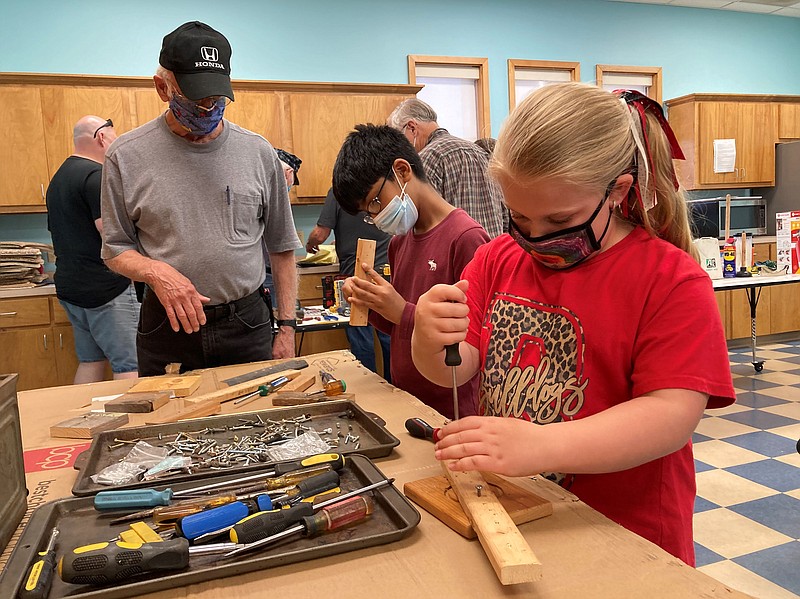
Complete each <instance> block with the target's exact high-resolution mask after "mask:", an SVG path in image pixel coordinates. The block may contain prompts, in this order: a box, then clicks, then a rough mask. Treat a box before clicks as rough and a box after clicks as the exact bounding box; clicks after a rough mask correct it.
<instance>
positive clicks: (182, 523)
mask: <svg viewBox="0 0 800 599" xmlns="http://www.w3.org/2000/svg"><path fill="white" fill-rule="evenodd" d="M338 486H339V473H338V472H333V471H332V472H326V473H324V474H319V475H317V476H314V477H312V478H307V479H305V480H303V481H300V482H299V483H298V484H297V485H296V486H294V487H292V488H291V489H289V490H288V491H287V492H286V493H282V494H281V495H280V496H278V497H277V498H276V499H275V500H273V499H272V498H270V496H269V495H267V494H263V495H258V496H257V497H255V498H253V499H247V500H245V501H234V502H233V503H228V504H226V505H223V506H220V507H216V508H212V509H210V510H204V511H202V512H199V513H197V514H191V515H189V516H185V517H183V518H181V519H179V520H178V521H177V522H176V523H175V531H176V532H177V533H178V534H179V535H181V536H183V537H186V538H187V539H190V540H193V539H197V538H198V537H201V536H204V535H208V534H209V533H212V532H215V531H224V530H227V529H228V527H231V526H233V525H235V524H236V523H237V522H239V521H240V520H242V519H243V518H246V517H247V516H249V515H251V514H254V513H256V512H266V511H270V510H272V509H275V508H276V507H280V506H281V505H289V504H291V503H295V502H298V501H300V500H302V499H303V498H305V497H312V496H314V495H318V494H320V493H323V492H325V491H330V490H331V489H335V488H336V487H338Z"/></svg>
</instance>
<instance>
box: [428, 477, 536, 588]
mask: <svg viewBox="0 0 800 599" xmlns="http://www.w3.org/2000/svg"><path fill="white" fill-rule="evenodd" d="M442 468H443V470H444V473H445V476H447V478H448V480H449V481H450V485H451V486H452V487H453V490H454V491H455V492H456V495H457V496H458V501H459V503H460V504H461V507H462V508H463V509H464V512H465V513H466V514H467V517H468V518H469V520H470V522H471V523H472V528H474V529H475V532H476V533H477V534H478V540H479V541H480V542H481V545H482V546H483V550H484V551H485V552H486V555H487V557H488V558H489V561H490V562H491V563H492V567H493V568H494V571H495V574H497V578H498V579H499V580H500V582H501V583H502V584H519V583H522V582H535V581H537V580H541V579H542V563H541V562H540V561H539V560H538V558H537V557H536V555H535V554H534V553H533V550H532V549H531V548H530V545H528V542H527V541H526V540H525V537H523V536H522V534H521V533H520V532H519V529H518V528H517V525H516V524H514V522H513V521H512V520H511V518H510V517H509V515H508V512H506V510H505V509H503V506H502V504H501V503H500V501H499V500H498V499H497V496H496V495H495V494H494V492H493V491H492V490H491V487H489V484H488V483H487V482H486V480H485V479H484V478H483V476H481V474H480V473H479V472H452V471H451V470H449V469H448V468H447V465H446V464H445V463H444V462H442ZM478 485H481V486H482V487H483V490H482V492H481V496H480V497H478V494H477V492H476V487H477V486H478Z"/></svg>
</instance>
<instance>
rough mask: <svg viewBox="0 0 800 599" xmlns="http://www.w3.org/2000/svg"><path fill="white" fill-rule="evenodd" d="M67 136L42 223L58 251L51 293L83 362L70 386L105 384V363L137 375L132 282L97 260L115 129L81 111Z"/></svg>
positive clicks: (117, 375)
mask: <svg viewBox="0 0 800 599" xmlns="http://www.w3.org/2000/svg"><path fill="white" fill-rule="evenodd" d="M72 138H73V142H74V144H75V152H74V153H73V154H72V155H71V156H70V157H69V158H67V159H66V160H65V161H64V163H63V164H62V165H61V167H60V168H59V169H58V171H56V174H55V175H54V176H53V179H52V181H50V186H49V187H48V188H47V228H48V229H49V230H50V234H51V236H52V238H53V249H54V250H55V253H56V272H55V276H54V280H55V284H56V295H57V296H58V299H59V302H60V303H61V305H62V306H63V307H64V310H65V311H66V312H67V315H68V316H69V320H70V322H71V323H72V328H73V331H74V334H75V352H76V354H77V355H78V360H79V362H80V364H79V366H78V370H77V372H76V373H75V379H74V383H75V384H79V383H91V382H95V381H102V380H103V378H104V373H105V367H106V360H108V361H109V362H111V369H112V371H113V372H114V378H115V379H117V378H136V377H137V376H138V373H137V362H136V327H137V323H138V318H139V304H138V302H137V301H136V294H135V291H134V289H133V287H132V285H131V281H130V280H129V279H127V278H125V277H122V276H120V275H118V274H116V273H114V272H112V271H110V270H109V269H108V268H107V267H106V265H105V264H104V263H103V261H102V260H101V259H100V246H101V244H102V240H101V234H102V231H103V224H102V221H101V219H100V180H101V176H102V170H103V159H104V158H105V155H106V150H107V149H108V147H109V146H110V145H111V143H112V142H113V141H114V140H115V139H116V138H117V134H116V132H115V131H114V124H113V123H112V122H111V119H108V120H104V119H101V118H100V117H96V116H85V117H83V118H81V119H80V120H79V121H78V122H77V123H76V124H75V127H74V129H73V131H72Z"/></svg>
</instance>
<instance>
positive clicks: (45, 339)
mask: <svg viewBox="0 0 800 599" xmlns="http://www.w3.org/2000/svg"><path fill="white" fill-rule="evenodd" d="M42 339H44V348H45V349H47V335H42Z"/></svg>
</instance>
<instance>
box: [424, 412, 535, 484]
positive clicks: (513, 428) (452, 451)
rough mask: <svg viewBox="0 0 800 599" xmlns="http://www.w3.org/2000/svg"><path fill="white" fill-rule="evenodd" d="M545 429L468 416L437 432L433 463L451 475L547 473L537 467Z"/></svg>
mask: <svg viewBox="0 0 800 599" xmlns="http://www.w3.org/2000/svg"><path fill="white" fill-rule="evenodd" d="M546 428H547V427H546V426H538V425H536V424H533V423H532V422H529V421H527V420H520V419H518V418H502V417H494V416H467V417H466V418H462V419H461V420H456V421H455V422H450V423H448V424H446V425H445V426H443V427H442V428H441V429H440V431H439V441H438V442H437V443H436V459H437V460H442V461H445V462H447V465H448V467H449V468H450V470H453V471H472V470H480V471H484V472H496V473H497V474H503V475H505V476H533V475H535V474H539V472H542V471H543V470H546V469H547V468H546V465H542V466H541V467H538V465H537V462H540V461H541V460H540V459H539V453H538V452H537V448H541V447H543V446H544V445H543V443H544V442H545V440H544V439H542V438H541V437H542V436H543V433H544V432H545V431H544V429H546Z"/></svg>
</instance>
